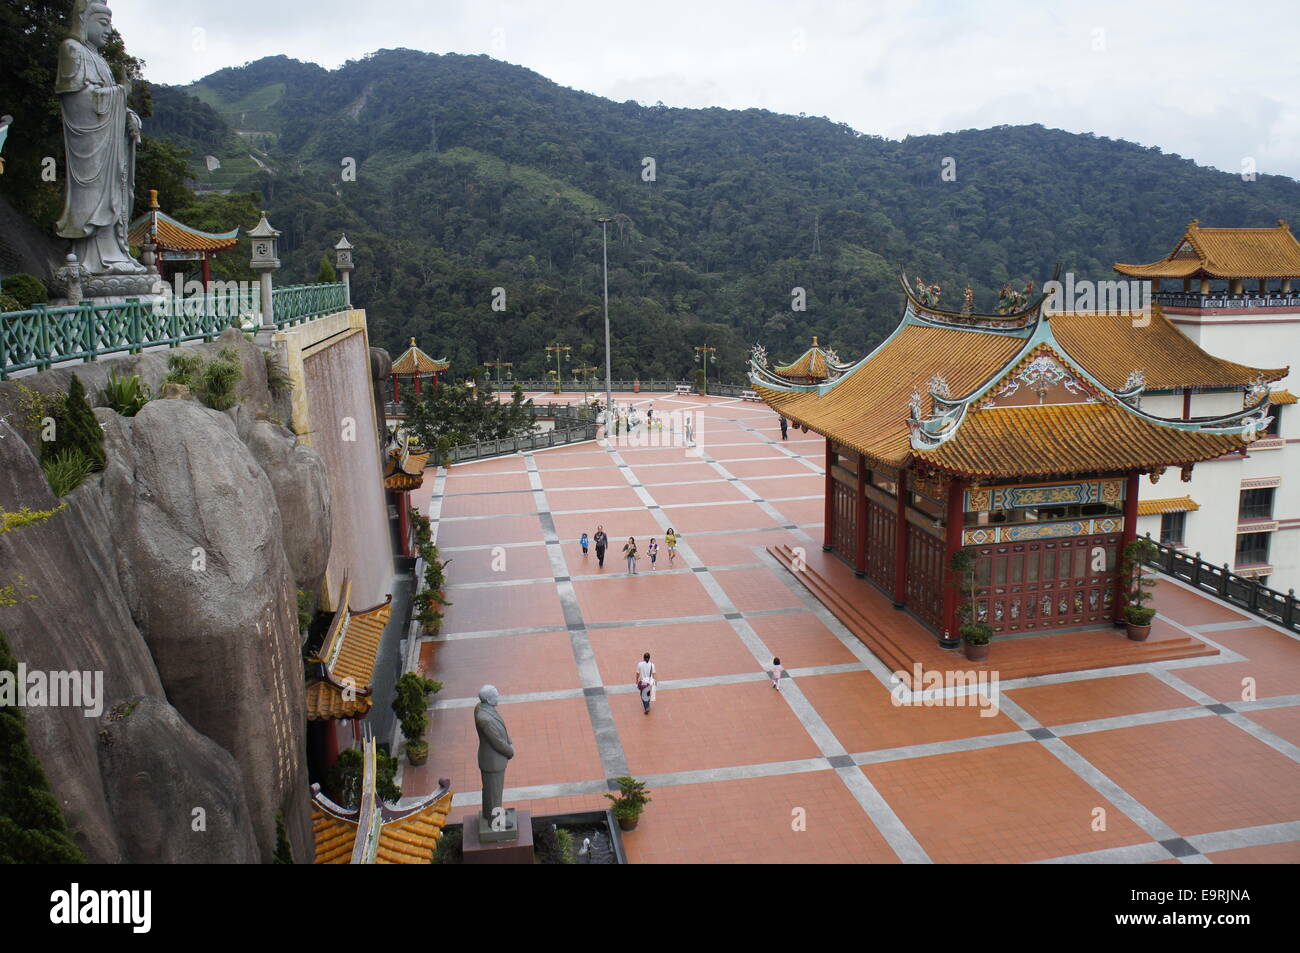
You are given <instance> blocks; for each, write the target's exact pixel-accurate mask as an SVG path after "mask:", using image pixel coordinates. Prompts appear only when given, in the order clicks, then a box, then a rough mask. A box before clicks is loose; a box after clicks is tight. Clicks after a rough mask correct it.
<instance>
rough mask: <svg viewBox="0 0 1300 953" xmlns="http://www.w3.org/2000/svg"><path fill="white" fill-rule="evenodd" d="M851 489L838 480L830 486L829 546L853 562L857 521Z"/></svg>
mask: <svg viewBox="0 0 1300 953" xmlns="http://www.w3.org/2000/svg"><path fill="white" fill-rule="evenodd" d="M853 496H854V493H853V489H852V488H850V487H847V486H845V485H844V484H843V483H840V482H839V481H838V480H837V481H835V482H833V483H832V484H831V519H832V520H833V521H834V525H833V527H832V530H831V546H833V547H834V549H835V551H836V552H837V553H839V554H840V555H841V556H843V557H844V558H845V559H847V560H848V561H849V562H850V563H852V562H853V557H854V552H855V545H856V543H855V539H854V537H855V536H856V534H857V528H858V520H857V510H856V509H855V508H854V506H853Z"/></svg>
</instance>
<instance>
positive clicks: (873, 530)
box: [866, 499, 895, 592]
mask: <svg viewBox="0 0 1300 953" xmlns="http://www.w3.org/2000/svg"><path fill="white" fill-rule="evenodd" d="M894 522H895V521H894V513H893V511H892V510H889V509H886V508H885V507H883V506H881V505H880V504H879V503H877V502H876V501H875V500H871V499H868V500H867V566H866V569H867V577H868V578H870V579H871V581H872V582H874V583H875V584H876V585H878V586H880V587H881V588H882V589H884V590H885V591H886V592H892V591H893V589H894Z"/></svg>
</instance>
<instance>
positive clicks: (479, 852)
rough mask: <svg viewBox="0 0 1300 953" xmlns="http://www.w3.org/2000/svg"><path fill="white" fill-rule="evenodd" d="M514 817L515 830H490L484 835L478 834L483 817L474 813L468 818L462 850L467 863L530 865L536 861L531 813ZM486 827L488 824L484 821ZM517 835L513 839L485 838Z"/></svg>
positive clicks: (513, 812) (523, 813)
mask: <svg viewBox="0 0 1300 953" xmlns="http://www.w3.org/2000/svg"><path fill="white" fill-rule="evenodd" d="M510 813H511V814H512V815H514V817H515V820H516V824H517V826H516V827H515V829H514V830H512V831H508V832H507V831H492V830H491V828H490V827H489V830H488V832H487V833H485V834H484V835H482V836H480V834H479V822H480V821H482V820H483V816H482V815H481V814H480V813H479V812H478V811H475V812H474V813H473V814H468V815H466V816H465V821H464V824H463V825H462V842H461V844H462V851H463V853H464V860H465V863H467V864H531V863H532V862H533V816H532V814H531V813H529V812H528V811H519V812H515V811H514V810H511V811H510ZM483 823H484V825H487V822H486V821H484V822H483ZM508 834H514V835H515V836H514V838H513V839H511V840H496V841H485V840H484V839H483V838H484V837H489V836H493V835H495V836H497V837H501V836H503V835H504V836H508Z"/></svg>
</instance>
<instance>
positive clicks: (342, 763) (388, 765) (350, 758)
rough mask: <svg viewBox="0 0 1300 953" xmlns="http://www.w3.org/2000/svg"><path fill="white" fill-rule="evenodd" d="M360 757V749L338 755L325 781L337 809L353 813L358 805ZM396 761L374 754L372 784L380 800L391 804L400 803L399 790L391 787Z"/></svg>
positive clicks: (386, 756)
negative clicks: (374, 784)
mask: <svg viewBox="0 0 1300 953" xmlns="http://www.w3.org/2000/svg"><path fill="white" fill-rule="evenodd" d="M362 768H363V756H362V754H361V749H360V748H349V749H348V750H347V751H344V752H343V753H342V754H340V755H339V757H338V760H337V761H335V762H334V766H333V767H331V768H330V770H329V775H328V777H327V779H326V782H327V783H326V786H327V788H328V789H329V792H330V797H331V798H333V800H334V803H336V804H338V805H339V806H340V807H345V808H348V809H349V810H354V809H355V808H357V807H358V806H360V804H361V775H362ZM396 775H397V759H396V758H393V757H390V756H389V755H386V754H384V753H383V752H382V751H378V752H376V753H375V783H376V789H377V791H378V793H379V796H380V797H381V798H383V799H384V800H385V801H388V802H389V803H390V804H391V803H395V802H397V801H400V800H401V799H402V789H401V788H399V787H398V786H397V784H396V783H394V781H393V778H394V777H395V776H396Z"/></svg>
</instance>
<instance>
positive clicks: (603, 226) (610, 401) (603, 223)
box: [596, 215, 614, 433]
mask: <svg viewBox="0 0 1300 953" xmlns="http://www.w3.org/2000/svg"><path fill="white" fill-rule="evenodd" d="M596 221H598V222H600V257H601V261H602V262H603V264H604V269H605V431H606V433H608V432H609V415H610V414H611V413H612V412H613V411H612V409H611V408H613V406H614V395H613V391H614V381H613V372H612V371H611V369H610V368H611V363H610V356H609V223H610V222H612V221H614V219H613V218H611V217H610V216H608V215H601V216H599V217H597V219H596Z"/></svg>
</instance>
